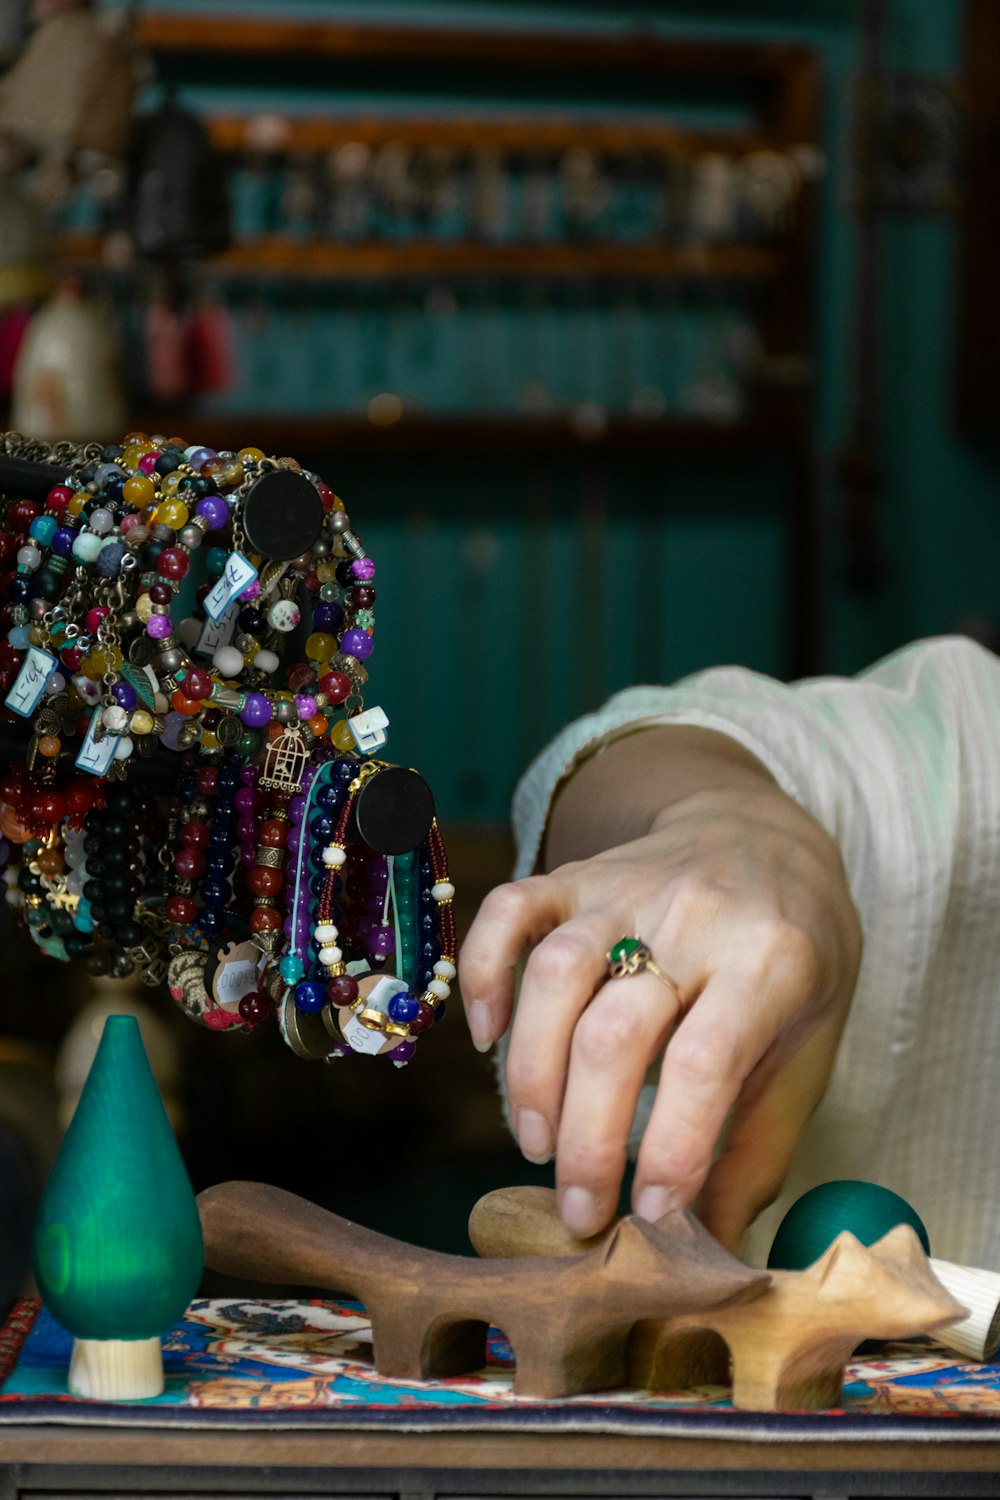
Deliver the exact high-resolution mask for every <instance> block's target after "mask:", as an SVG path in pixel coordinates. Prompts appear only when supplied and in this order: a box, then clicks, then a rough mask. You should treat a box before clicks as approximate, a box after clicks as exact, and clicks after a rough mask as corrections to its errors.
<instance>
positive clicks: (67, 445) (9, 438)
mask: <svg viewBox="0 0 1000 1500" xmlns="http://www.w3.org/2000/svg"><path fill="white" fill-rule="evenodd" d="M102 452H103V445H102V444H101V443H71V442H69V441H68V440H67V439H65V438H63V439H60V440H59V441H58V442H54V443H46V442H43V441H42V440H41V439H40V438H26V437H25V436H24V434H23V433H20V432H2V433H0V453H4V454H5V455H6V456H7V457H8V458H24V459H27V460H28V461H29V462H30V463H43V464H55V465H57V466H59V467H62V466H63V465H65V467H66V468H75V467H76V466H77V465H80V466H82V465H84V464H89V463H93V462H94V461H95V460H96V459H98V458H100V456H101V453H102Z"/></svg>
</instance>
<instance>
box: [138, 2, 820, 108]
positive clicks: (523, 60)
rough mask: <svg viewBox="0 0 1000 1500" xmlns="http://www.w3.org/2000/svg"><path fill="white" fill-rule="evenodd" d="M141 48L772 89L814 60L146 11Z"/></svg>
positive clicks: (781, 51)
mask: <svg viewBox="0 0 1000 1500" xmlns="http://www.w3.org/2000/svg"><path fill="white" fill-rule="evenodd" d="M138 37H139V41H140V43H141V44H142V45H143V46H145V47H147V48H148V49H149V50H150V51H152V52H157V53H178V54H182V55H189V56H196V57H203V56H205V55H213V54H214V55H216V56H219V55H222V56H229V57H237V56H243V57H270V56H274V55H277V54H280V55H282V56H283V57H299V58H302V59H303V60H311V61H315V60H317V59H322V60H324V61H343V62H352V63H378V64H383V65H390V66H403V67H405V68H407V69H408V70H414V69H418V68H421V67H427V66H432V67H474V68H479V69H496V68H499V69H511V68H518V69H526V70H529V71H531V72H534V73H542V74H546V73H552V72H555V73H558V74H562V75H565V74H567V73H591V74H599V75H600V76H601V77H602V78H603V80H604V81H605V82H606V81H607V80H608V79H609V78H611V77H613V76H616V77H619V78H624V77H632V78H637V77H646V78H649V77H666V76H674V77H689V76H691V75H692V74H700V75H705V74H708V75H711V76H713V77H716V78H741V79H751V80H754V81H756V82H758V83H760V84H763V85H765V86H767V85H770V86H771V87H772V88H775V89H777V90H779V91H784V90H785V89H786V88H787V80H788V75H789V73H798V72H801V71H810V70H814V69H815V67H816V61H815V54H814V53H812V52H811V51H810V50H809V49H808V48H806V47H802V46H797V45H795V44H792V43H751V44H742V43H726V42H718V43H717V42H705V41H700V40H690V39H688V38H672V37H664V36H662V35H659V34H657V33H656V32H654V31H651V30H647V29H643V28H640V27H636V28H635V29H634V30H632V31H630V32H626V33H624V34H623V33H621V32H601V33H591V34H580V33H578V32H562V31H550V30H544V29H533V30H530V31H525V30H520V31H518V30H513V29H505V30H495V29H491V28H489V27H482V28H480V27H475V28H472V27H466V28H462V27H438V26H401V25H375V26H372V25H367V24H364V23H359V22H353V23H352V22H349V21H321V20H316V21H311V20H307V19H301V18H300V19H295V18H288V19H281V20H279V19H277V18H274V17H269V18H267V19H264V18H260V19H257V18H254V17H249V16H245V15H244V16H241V17H240V18H239V19H238V20H236V19H235V18H233V17H230V16H224V15H214V16H213V15H200V14H183V13H181V14H177V13H157V12H155V11H153V12H146V13H144V14H141V15H140V16H139V18H138Z"/></svg>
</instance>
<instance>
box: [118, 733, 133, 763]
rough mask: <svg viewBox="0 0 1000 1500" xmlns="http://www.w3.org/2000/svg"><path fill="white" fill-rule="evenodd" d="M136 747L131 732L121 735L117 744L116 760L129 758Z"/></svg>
mask: <svg viewBox="0 0 1000 1500" xmlns="http://www.w3.org/2000/svg"><path fill="white" fill-rule="evenodd" d="M134 749H135V744H134V742H133V739H132V736H131V735H130V734H123V735H120V736H119V738H118V743H117V744H116V745H115V760H127V759H128V757H129V756H130V755H131V754H132V751H133V750H134Z"/></svg>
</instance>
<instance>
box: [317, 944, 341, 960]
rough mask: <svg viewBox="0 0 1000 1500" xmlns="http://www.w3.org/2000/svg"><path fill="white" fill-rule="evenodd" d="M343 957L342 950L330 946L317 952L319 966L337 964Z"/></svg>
mask: <svg viewBox="0 0 1000 1500" xmlns="http://www.w3.org/2000/svg"><path fill="white" fill-rule="evenodd" d="M343 956H344V954H343V950H342V949H340V948H334V947H332V946H331V947H329V948H321V949H320V950H319V961H320V963H321V964H339V963H340V960H341V959H342V958H343Z"/></svg>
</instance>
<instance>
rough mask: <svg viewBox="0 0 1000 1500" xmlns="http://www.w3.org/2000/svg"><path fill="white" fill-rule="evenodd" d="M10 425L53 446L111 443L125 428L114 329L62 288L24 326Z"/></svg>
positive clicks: (75, 289) (79, 294) (74, 286)
mask: <svg viewBox="0 0 1000 1500" xmlns="http://www.w3.org/2000/svg"><path fill="white" fill-rule="evenodd" d="M12 398H13V399H12V406H11V425H12V426H13V427H14V428H15V429H16V430H17V431H19V432H30V433H31V435H32V437H36V438H42V439H45V440H46V441H49V442H54V441H57V440H59V439H62V438H70V439H73V440H74V441H77V442H83V441H87V440H90V441H95V440H96V441H101V440H105V439H107V440H110V439H111V438H112V437H114V435H115V434H116V433H120V432H122V431H124V429H125V428H126V427H127V426H128V421H127V415H126V411H125V398H124V394H123V391H122V384H121V377H120V373H119V358H118V347H117V342H116V339H115V333H114V329H113V328H112V326H111V323H110V321H109V319H108V317H107V315H106V314H105V312H104V310H103V308H102V307H101V306H100V304H99V303H98V302H97V301H95V300H94V299H93V298H92V297H88V296H86V294H85V293H84V291H83V289H82V288H81V286H80V285H79V283H78V282H75V281H71V280H67V281H64V282H63V283H62V284H61V285H60V287H59V288H58V290H57V291H56V293H55V295H54V296H53V297H52V298H51V300H50V301H49V302H47V303H46V304H45V306H44V307H43V308H41V310H40V311H39V312H37V313H36V314H35V316H34V318H33V319H32V320H31V322H30V324H29V325H28V329H27V332H26V333H25V335H24V338H23V340H22V341H21V346H20V348H19V350H18V353H17V359H16V361H15V364H14V374H13V391H12Z"/></svg>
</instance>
